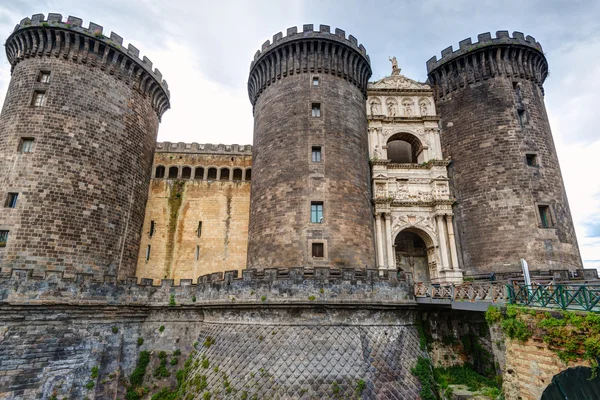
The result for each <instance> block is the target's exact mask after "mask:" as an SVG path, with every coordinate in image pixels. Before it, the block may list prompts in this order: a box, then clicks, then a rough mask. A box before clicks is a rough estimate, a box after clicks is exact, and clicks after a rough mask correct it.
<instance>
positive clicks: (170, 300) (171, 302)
mask: <svg viewBox="0 0 600 400" xmlns="http://www.w3.org/2000/svg"><path fill="white" fill-rule="evenodd" d="M176 305H177V303H175V295H174V294H171V296H170V297H169V306H170V307H173V306H176Z"/></svg>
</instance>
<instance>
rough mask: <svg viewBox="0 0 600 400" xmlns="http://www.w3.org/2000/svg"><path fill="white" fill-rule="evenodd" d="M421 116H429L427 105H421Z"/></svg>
mask: <svg viewBox="0 0 600 400" xmlns="http://www.w3.org/2000/svg"><path fill="white" fill-rule="evenodd" d="M421 115H427V104H426V103H421Z"/></svg>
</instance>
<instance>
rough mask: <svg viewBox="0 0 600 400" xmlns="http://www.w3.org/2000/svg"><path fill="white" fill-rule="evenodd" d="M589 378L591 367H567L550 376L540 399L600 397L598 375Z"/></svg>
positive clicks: (585, 399)
mask: <svg viewBox="0 0 600 400" xmlns="http://www.w3.org/2000/svg"><path fill="white" fill-rule="evenodd" d="M591 378H592V369H591V368H588V367H574V368H568V369H566V370H564V371H563V372H561V373H560V374H557V375H554V376H553V377H552V382H551V383H550V384H549V385H548V387H547V388H546V390H544V393H542V397H541V400H567V399H568V400H589V399H600V377H598V376H596V377H595V378H594V379H591Z"/></svg>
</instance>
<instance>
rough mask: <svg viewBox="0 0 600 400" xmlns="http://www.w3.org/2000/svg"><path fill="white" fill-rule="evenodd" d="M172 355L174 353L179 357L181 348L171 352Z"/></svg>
mask: <svg viewBox="0 0 600 400" xmlns="http://www.w3.org/2000/svg"><path fill="white" fill-rule="evenodd" d="M173 355H174V356H175V357H179V356H180V355H181V350H179V349H176V350H175V351H174V352H173Z"/></svg>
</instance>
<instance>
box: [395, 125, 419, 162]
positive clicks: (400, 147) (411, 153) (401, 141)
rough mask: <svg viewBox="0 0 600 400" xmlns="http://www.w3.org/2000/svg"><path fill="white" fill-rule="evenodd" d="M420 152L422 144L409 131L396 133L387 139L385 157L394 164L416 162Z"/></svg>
mask: <svg viewBox="0 0 600 400" xmlns="http://www.w3.org/2000/svg"><path fill="white" fill-rule="evenodd" d="M422 153H423V144H422V143H421V141H420V140H419V139H418V138H417V137H416V136H414V135H411V134H410V133H405V132H402V133H396V134H395V135H393V136H391V137H390V138H389V139H388V141H387V158H388V159H389V160H391V161H392V163H394V164H416V163H418V162H420V161H419V158H420V157H421V155H422ZM421 158H422V157H421Z"/></svg>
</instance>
